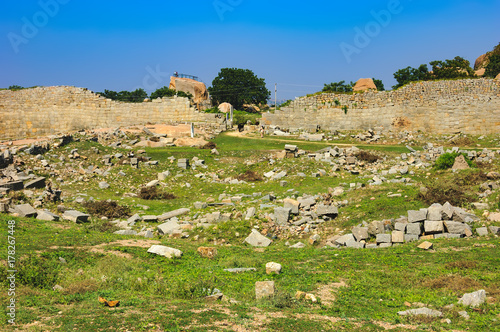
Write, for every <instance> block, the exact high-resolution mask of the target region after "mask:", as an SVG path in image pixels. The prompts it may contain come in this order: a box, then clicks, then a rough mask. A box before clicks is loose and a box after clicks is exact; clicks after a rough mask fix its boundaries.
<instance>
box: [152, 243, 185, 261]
mask: <svg viewBox="0 0 500 332" xmlns="http://www.w3.org/2000/svg"><path fill="white" fill-rule="evenodd" d="M148 252H149V253H151V254H156V255H160V256H164V257H167V258H174V257H181V256H182V251H180V250H179V249H175V248H170V247H166V246H162V245H158V244H153V245H152V246H151V247H150V248H149V249H148Z"/></svg>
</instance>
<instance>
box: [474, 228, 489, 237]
mask: <svg viewBox="0 0 500 332" xmlns="http://www.w3.org/2000/svg"><path fill="white" fill-rule="evenodd" d="M476 233H477V235H478V236H487V235H488V227H479V228H476Z"/></svg>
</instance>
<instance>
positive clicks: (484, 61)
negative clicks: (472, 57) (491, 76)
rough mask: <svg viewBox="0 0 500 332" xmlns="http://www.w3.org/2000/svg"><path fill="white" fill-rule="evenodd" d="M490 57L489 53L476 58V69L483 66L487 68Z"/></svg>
mask: <svg viewBox="0 0 500 332" xmlns="http://www.w3.org/2000/svg"><path fill="white" fill-rule="evenodd" d="M488 59H489V55H488V53H486V54H483V55H480V56H479V57H478V58H477V59H476V62H474V70H479V69H481V68H485V67H486V65H487V64H488Z"/></svg>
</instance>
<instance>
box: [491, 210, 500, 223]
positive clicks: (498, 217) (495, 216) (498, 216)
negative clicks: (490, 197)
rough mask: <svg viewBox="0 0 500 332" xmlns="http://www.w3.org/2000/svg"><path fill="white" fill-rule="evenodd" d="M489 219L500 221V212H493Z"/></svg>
mask: <svg viewBox="0 0 500 332" xmlns="http://www.w3.org/2000/svg"><path fill="white" fill-rule="evenodd" d="M488 220H489V221H497V222H498V221H500V212H492V213H490V214H489V215H488Z"/></svg>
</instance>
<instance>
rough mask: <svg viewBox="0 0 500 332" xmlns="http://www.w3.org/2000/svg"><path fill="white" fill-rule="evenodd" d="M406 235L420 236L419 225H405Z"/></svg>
mask: <svg viewBox="0 0 500 332" xmlns="http://www.w3.org/2000/svg"><path fill="white" fill-rule="evenodd" d="M406 234H412V235H417V236H418V235H420V234H422V226H421V225H420V223H411V224H408V225H406Z"/></svg>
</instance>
